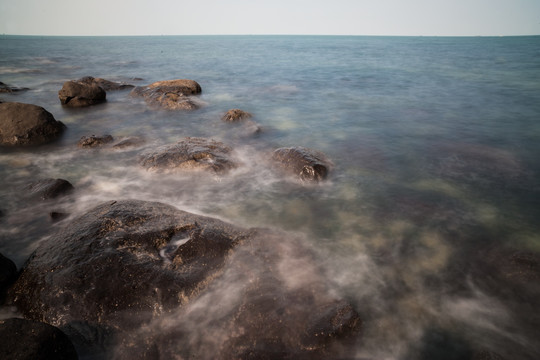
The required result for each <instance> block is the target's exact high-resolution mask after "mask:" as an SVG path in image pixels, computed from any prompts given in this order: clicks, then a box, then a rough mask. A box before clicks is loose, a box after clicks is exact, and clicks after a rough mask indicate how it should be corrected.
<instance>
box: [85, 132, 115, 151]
mask: <svg viewBox="0 0 540 360" xmlns="http://www.w3.org/2000/svg"><path fill="white" fill-rule="evenodd" d="M113 141H114V138H113V137H112V136H111V135H103V136H96V135H90V136H83V137H81V139H80V140H79V142H78V143H77V146H78V147H80V148H94V147H99V146H102V145H104V144H108V143H111V142H113Z"/></svg>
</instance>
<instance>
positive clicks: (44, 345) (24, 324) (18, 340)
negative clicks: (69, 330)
mask: <svg viewBox="0 0 540 360" xmlns="http://www.w3.org/2000/svg"><path fill="white" fill-rule="evenodd" d="M0 339H2V346H0V358H1V359H6V360H7V359H18V360H19V359H20V360H49V359H58V360H64V359H65V360H71V359H78V358H79V357H78V356H77V352H76V351H75V347H74V346H73V344H72V343H71V341H70V340H69V339H68V337H67V336H66V335H65V334H64V333H63V332H62V331H60V329H58V328H56V327H54V326H51V325H48V324H45V323H42V322H36V321H31V320H24V319H17V318H12V319H6V320H0Z"/></svg>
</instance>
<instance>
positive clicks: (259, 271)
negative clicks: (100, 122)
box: [9, 200, 360, 359]
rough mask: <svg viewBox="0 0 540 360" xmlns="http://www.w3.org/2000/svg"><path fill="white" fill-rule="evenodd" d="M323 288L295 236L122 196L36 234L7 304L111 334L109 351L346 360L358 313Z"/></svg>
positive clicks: (129, 355)
mask: <svg viewBox="0 0 540 360" xmlns="http://www.w3.org/2000/svg"><path fill="white" fill-rule="evenodd" d="M326 284H327V282H326V281H324V278H323V277H321V276H320V274H319V271H318V270H317V263H316V262H315V261H314V259H313V257H312V254H311V252H310V251H309V250H308V249H307V248H306V247H305V246H303V243H302V242H300V241H298V240H297V239H295V238H292V237H290V236H286V235H285V234H281V233H277V232H274V231H270V230H263V229H242V228H239V227H236V226H233V225H230V224H227V223H225V222H222V221H220V220H217V219H212V218H208V217H204V216H199V215H194V214H190V213H187V212H184V211H181V210H178V209H176V208H173V207H171V206H169V205H165V204H161V203H155V202H144V201H135V200H126V201H119V202H116V201H112V202H108V203H104V204H101V205H99V206H97V207H96V208H94V209H91V210H90V211H88V212H86V213H85V214H84V215H82V216H80V217H78V218H76V219H73V220H72V221H71V222H70V223H69V224H68V225H67V226H66V227H64V228H63V229H61V230H60V231H58V233H56V234H55V235H53V236H51V237H49V238H48V239H46V240H44V242H43V243H41V245H40V246H39V247H38V249H37V250H36V251H35V252H34V254H33V255H32V256H31V258H30V259H29V261H28V262H27V263H26V265H25V268H24V269H23V271H22V273H21V275H20V277H19V278H18V280H17V281H16V283H15V284H14V285H13V287H12V288H11V289H10V291H9V301H10V303H12V304H15V305H16V306H17V307H18V309H19V311H20V312H21V313H23V314H24V315H25V316H26V317H28V318H30V319H43V320H44V321H46V322H48V323H50V324H53V325H55V326H59V327H62V328H63V329H65V331H66V332H69V334H70V336H74V335H72V334H76V336H75V337H74V338H78V337H82V338H83V339H84V341H98V340H97V339H96V338H97V337H100V336H101V335H96V334H104V333H103V332H102V331H101V330H99V329H108V330H107V331H106V333H109V334H111V331H112V332H113V333H114V334H113V335H114V337H115V339H116V341H117V342H116V344H117V347H115V348H114V349H112V350H110V352H111V354H112V355H111V358H115V359H144V358H147V357H153V358H157V357H158V356H159V358H187V357H192V358H202V359H210V358H247V357H251V358H253V357H257V358H267V357H275V356H278V357H279V358H305V359H316V358H321V359H323V358H328V357H329V356H330V357H340V356H341V357H345V356H346V355H350V354H347V352H346V351H345V350H343V349H342V347H341V345H343V343H342V342H341V340H342V339H348V338H349V337H350V336H353V337H354V335H355V334H356V332H357V330H358V329H359V327H360V320H359V317H358V314H357V313H356V312H355V311H354V309H352V307H350V305H348V304H347V303H345V302H343V301H341V300H339V299H336V298H335V296H334V295H332V292H331V291H330V290H329V289H328V288H327V285H326ZM142 325H144V326H142ZM96 327H97V328H96ZM87 334H88V335H87ZM106 336H109V335H106ZM111 336H112V335H111Z"/></svg>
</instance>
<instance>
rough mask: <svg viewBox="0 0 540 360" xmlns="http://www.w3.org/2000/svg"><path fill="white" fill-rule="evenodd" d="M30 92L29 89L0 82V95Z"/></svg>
mask: <svg viewBox="0 0 540 360" xmlns="http://www.w3.org/2000/svg"><path fill="white" fill-rule="evenodd" d="M26 90H30V89H29V88H20V87H16V86H9V85H7V84H4V83H3V82H1V81H0V93H14V92H20V91H26Z"/></svg>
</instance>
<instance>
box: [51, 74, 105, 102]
mask: <svg viewBox="0 0 540 360" xmlns="http://www.w3.org/2000/svg"><path fill="white" fill-rule="evenodd" d="M83 80H84V78H83ZM58 98H59V99H60V102H61V103H62V105H65V106H68V107H84V106H90V105H96V104H100V103H103V102H105V101H106V100H107V99H106V98H107V94H106V92H105V90H103V88H102V87H100V86H99V85H97V84H96V83H94V82H90V83H89V82H85V81H81V80H75V81H67V82H65V83H64V85H63V86H62V89H61V90H60V91H59V92H58Z"/></svg>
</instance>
